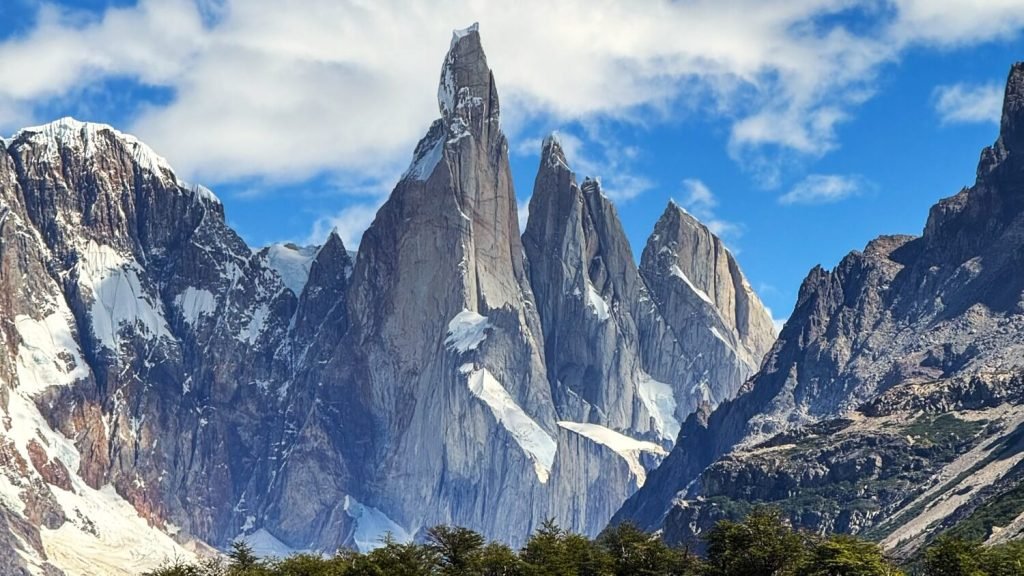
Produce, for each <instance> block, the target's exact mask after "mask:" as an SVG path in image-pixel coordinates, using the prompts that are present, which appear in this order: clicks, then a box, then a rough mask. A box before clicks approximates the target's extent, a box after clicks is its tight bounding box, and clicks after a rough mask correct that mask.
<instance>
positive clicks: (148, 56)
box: [0, 0, 1024, 198]
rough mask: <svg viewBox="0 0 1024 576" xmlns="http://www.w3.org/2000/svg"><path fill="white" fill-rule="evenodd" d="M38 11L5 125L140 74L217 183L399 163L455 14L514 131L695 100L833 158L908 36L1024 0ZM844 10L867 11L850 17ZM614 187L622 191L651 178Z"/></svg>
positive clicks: (182, 160) (657, 114)
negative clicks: (474, 35) (481, 47)
mask: <svg viewBox="0 0 1024 576" xmlns="http://www.w3.org/2000/svg"><path fill="white" fill-rule="evenodd" d="M40 6H42V7H41V8H39V10H40V12H39V17H38V19H37V24H36V26H35V28H33V29H32V30H30V31H29V32H27V33H26V34H20V35H17V36H14V37H11V38H9V39H7V40H5V41H3V42H0V129H10V128H15V127H18V126H19V125H23V124H27V123H31V122H35V121H39V120H48V119H47V118H32V115H33V114H34V109H35V107H36V106H37V105H38V103H39V102H45V101H46V100H47V99H52V98H57V97H59V96H61V95H62V94H67V93H69V92H71V91H74V90H79V89H81V88H82V87H83V86H84V85H88V84H94V83H99V82H103V81H104V80H109V79H112V78H123V79H129V80H133V81H136V82H139V83H141V84H144V85H148V86H155V87H159V88H163V89H166V90H168V91H169V92H170V93H171V94H173V97H172V98H171V99H170V101H169V102H161V103H157V104H151V105H150V106H148V107H145V108H143V109H139V110H134V111H132V113H131V115H132V117H133V118H134V120H133V122H132V125H131V126H129V127H128V128H129V129H130V130H131V131H133V132H135V133H137V134H138V135H139V136H141V137H142V138H144V139H145V140H147V141H148V142H149V143H150V144H152V145H153V146H154V147H155V148H156V149H157V150H159V151H160V152H161V153H162V154H163V155H165V156H167V157H168V158H169V159H170V160H171V161H172V163H173V164H174V165H175V166H176V167H177V168H178V169H179V170H180V171H182V172H183V173H184V174H185V175H186V176H188V177H190V178H193V179H196V180H202V181H207V182H213V183H216V182H223V181H233V180H237V179H240V178H260V179H266V180H269V181H276V180H285V181H287V180H302V179H304V178H308V177H309V175H310V174H317V173H324V172H328V173H336V172H337V173H342V172H355V173H361V174H368V173H372V174H397V173H400V172H401V169H402V165H403V164H404V163H406V162H408V161H409V157H410V155H411V150H412V146H413V145H414V143H415V141H416V139H417V138H419V137H420V136H421V135H422V133H423V131H424V130H425V129H426V127H427V126H428V125H429V122H430V121H431V120H432V119H433V118H434V117H436V116H437V104H436V102H435V101H433V98H432V97H431V94H433V92H434V89H435V88H436V83H437V80H438V72H439V65H440V62H441V59H442V57H443V55H444V52H445V51H446V50H447V47H448V46H447V38H448V34H449V33H450V29H451V28H452V27H455V26H461V25H467V24H469V23H471V22H473V21H479V22H480V23H481V30H482V32H483V35H484V42H485V48H486V50H487V53H488V57H489V59H490V63H491V65H492V67H493V68H494V69H495V71H496V78H497V81H498V83H499V90H500V92H501V95H502V98H503V104H504V106H503V111H504V112H505V117H504V122H505V127H506V129H508V130H510V131H511V132H513V133H514V132H515V131H516V130H517V128H518V127H520V126H522V125H523V124H524V123H525V122H526V121H528V120H530V119H536V118H546V119H549V120H551V119H554V120H556V121H586V122H591V121H594V120H595V119H602V118H603V119H609V118H613V119H617V120H623V121H627V122H646V121H649V120H651V119H652V118H653V119H655V120H657V119H661V118H665V117H671V116H673V115H676V114H678V113H679V111H694V110H697V111H699V112H700V113H701V114H711V115H713V116H715V117H717V118H719V119H721V120H722V121H724V122H726V123H727V125H728V126H730V129H729V130H730V131H729V134H730V151H731V152H732V153H733V154H734V155H736V156H737V157H738V158H743V157H746V156H747V155H749V154H757V153H758V151H759V150H761V149H764V148H765V147H767V148H773V149H777V150H780V151H782V153H787V152H795V153H797V154H805V155H812V156H817V155H821V154H824V153H827V152H828V151H829V150H832V149H834V148H835V146H836V145H837V141H836V139H837V136H836V127H837V125H839V124H840V123H841V122H843V121H844V120H845V119H847V118H849V116H850V115H851V114H852V113H853V112H854V111H855V108H856V106H857V105H858V104H859V103H861V102H863V101H864V100H865V99H867V98H869V97H870V96H871V94H872V91H873V78H874V75H875V74H876V73H877V71H878V70H879V68H880V66H882V65H883V64H885V63H887V62H892V61H895V60H896V59H898V57H899V55H900V54H901V53H902V51H904V50H906V49H907V48H909V47H915V46H942V47H948V46H956V45H961V44H967V43H977V42H982V41H985V40H988V39H992V38H1005V37H1009V36H1012V35H1013V34H1017V33H1018V31H1019V30H1020V29H1021V27H1022V26H1024V10H1022V0H989V1H987V2H983V3H979V2H976V1H972V0H950V1H949V2H941V3H936V2H933V1H931V0H864V1H862V2H857V1H854V0H795V1H785V2H783V1H778V2H765V1H763V0H731V1H728V2H722V1H720V0H694V1H691V2H672V1H670V0H651V1H649V2H643V3H635V2H624V1H617V0H565V1H563V2H559V3H557V5H552V3H551V2H546V1H542V0H523V1H522V2H515V3H509V2H475V1H472V0H432V1H429V2H428V1H426V0H422V1H403V0H380V1H376V2H362V1H357V0H340V1H339V0H245V1H242V0H198V1H193V0H139V2H138V4H137V5H135V6H131V7H119V8H110V9H107V10H106V11H104V12H103V13H102V14H101V15H100V16H83V15H82V14H81V13H79V12H74V11H70V10H68V9H62V8H55V7H53V6H52V5H50V4H46V3H42V4H40ZM848 14H852V15H853V16H854V17H855V18H856V19H859V20H864V21H866V22H867V24H865V25H863V26H857V27H856V28H855V29H854V28H850V27H848V26H846V25H845V24H844V22H845V21H846V20H845V19H844V18H842V16H844V15H848ZM586 136H587V137H588V138H589V137H590V135H586ZM606 179H608V177H607V176H606ZM611 184H612V182H611V181H609V190H610V191H611V192H614V193H616V194H617V195H619V196H620V197H622V198H626V197H629V196H631V195H635V194H638V193H640V192H642V190H643V189H644V188H645V186H648V185H649V184H650V183H649V182H644V181H643V180H642V179H633V180H629V179H627V178H625V177H623V179H622V182H621V184H619V185H617V186H612V185H611ZM616 188H618V189H617V190H616Z"/></svg>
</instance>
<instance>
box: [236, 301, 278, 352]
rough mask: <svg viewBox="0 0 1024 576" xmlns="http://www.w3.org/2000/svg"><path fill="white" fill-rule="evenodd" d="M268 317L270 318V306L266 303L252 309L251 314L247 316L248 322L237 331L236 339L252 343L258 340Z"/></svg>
mask: <svg viewBox="0 0 1024 576" xmlns="http://www.w3.org/2000/svg"><path fill="white" fill-rule="evenodd" d="M268 318H270V307H269V306H267V305H266V304H260V305H259V307H257V308H256V309H255V310H253V312H252V316H250V317H249V323H248V324H246V325H245V327H243V328H242V330H241V332H239V333H238V339H239V340H241V341H242V342H248V343H249V344H254V343H255V342H256V340H259V337H260V334H263V330H264V329H265V328H266V327H267V319H268Z"/></svg>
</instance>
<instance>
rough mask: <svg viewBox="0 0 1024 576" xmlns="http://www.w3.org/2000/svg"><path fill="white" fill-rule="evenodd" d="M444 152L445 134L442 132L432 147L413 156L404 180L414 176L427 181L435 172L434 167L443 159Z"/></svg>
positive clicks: (415, 178)
mask: <svg viewBox="0 0 1024 576" xmlns="http://www.w3.org/2000/svg"><path fill="white" fill-rule="evenodd" d="M443 153H444V135H443V134H441V135H440V136H438V137H437V141H436V142H434V143H433V144H432V145H431V146H430V148H428V149H427V150H426V151H424V152H422V153H421V154H418V155H417V156H416V157H415V158H413V161H412V164H410V165H409V168H408V170H406V171H405V174H402V180H406V179H409V178H412V179H413V180H419V181H421V182H426V181H427V179H428V178H430V175H431V174H433V173H434V168H435V167H437V164H438V163H439V162H440V161H441V157H442V156H443Z"/></svg>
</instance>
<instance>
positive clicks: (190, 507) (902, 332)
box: [0, 26, 1024, 576]
mask: <svg viewBox="0 0 1024 576" xmlns="http://www.w3.org/2000/svg"><path fill="white" fill-rule="evenodd" d="M437 98H438V111H439V118H438V119H437V120H436V121H434V122H433V123H432V124H431V125H430V127H429V128H428V129H427V131H426V134H425V136H424V137H423V138H422V140H420V142H419V144H418V145H417V146H416V148H415V150H414V151H413V157H412V161H411V163H410V165H409V167H408V169H407V170H406V171H405V173H404V174H403V175H402V177H401V179H400V180H399V182H398V184H397V185H396V186H395V188H394V190H393V191H392V193H391V195H390V196H389V198H388V199H387V201H386V202H385V203H384V204H383V206H382V207H381V208H380V210H379V211H378V212H377V214H376V217H375V219H374V221H373V223H372V224H371V225H370V227H369V229H368V230H367V231H366V232H365V233H364V235H363V237H362V240H361V241H360V244H359V246H358V247H357V249H355V250H354V251H352V250H350V248H356V247H347V246H345V245H344V243H343V242H342V240H341V238H340V236H339V235H338V234H337V233H331V234H330V235H329V236H328V237H327V239H326V240H325V241H324V243H323V244H322V245H318V246H296V245H294V244H275V245H272V246H267V247H263V248H258V249H254V248H251V247H249V246H247V245H246V243H245V242H244V241H243V240H242V239H241V238H240V237H239V235H238V234H237V233H236V232H235V231H234V230H232V229H231V228H230V227H229V226H228V225H227V224H226V220H225V214H224V207H223V205H222V204H221V202H220V201H219V200H218V198H217V197H216V196H215V195H214V194H213V193H212V192H211V191H209V190H208V189H206V188H204V187H202V186H200V185H193V184H189V183H187V182H185V181H183V180H182V179H181V178H179V177H178V176H177V175H176V173H175V172H174V170H173V169H172V168H171V166H170V165H169V164H168V162H167V161H165V160H164V159H163V158H161V157H160V156H158V155H157V154H156V153H155V152H153V151H152V150H151V149H150V148H149V147H147V146H146V145H145V144H143V143H142V142H140V141H139V140H137V139H136V138H134V137H132V136H128V135H126V134H122V133H121V132H118V131H117V130H115V129H114V128H112V127H110V126H105V125H100V124H90V123H83V122H79V121H76V120H74V119H70V118H65V119H62V120H58V121H56V122H53V123H50V124H47V125H44V126H39V127H34V128H27V129H24V130H22V131H20V132H18V133H17V134H16V135H14V136H13V137H11V138H10V139H7V140H2V141H0V148H2V152H0V413H2V422H0V424H2V426H0V565H3V566H10V567H12V568H11V569H10V571H9V572H10V573H12V574H17V575H39V574H42V575H46V576H57V575H59V574H67V575H76V574H133V573H137V572H138V571H140V570H143V569H147V568H150V567H154V566H156V565H159V564H161V563H163V562H165V561H167V560H169V559H173V558H183V557H184V558H188V557H190V556H192V555H195V554H205V553H210V552H212V551H213V550H214V549H224V548H226V547H227V546H229V545H230V544H231V542H233V541H235V540H239V539H241V540H245V541H247V542H249V543H250V544H251V545H252V546H253V547H254V548H255V549H256V550H257V551H258V552H260V553H262V554H287V553H289V552H291V551H299V550H310V551H332V550H334V549H337V548H338V547H342V546H347V547H354V548H358V549H361V550H366V549H369V548H372V547H373V546H375V545H376V544H377V543H378V542H379V540H380V538H381V537H383V535H385V534H387V533H391V534H392V535H393V537H395V538H396V539H398V540H410V539H416V538H422V537H423V535H424V531H425V530H426V529H427V528H429V527H431V526H433V525H436V524H441V523H445V524H457V525H462V526H466V527H468V528H472V529H474V530H477V531H479V532H481V533H482V534H484V535H485V536H486V537H488V538H492V539H498V540H503V541H505V542H507V543H509V544H511V545H513V546H517V545H520V544H522V541H521V540H522V538H524V537H525V536H526V535H528V534H529V533H530V532H531V531H532V530H534V529H536V528H537V527H538V526H540V524H541V523H542V522H543V521H544V520H546V519H548V518H551V519H554V520H555V521H556V522H557V523H558V524H559V525H560V526H562V527H564V528H566V529H569V530H572V531H576V532H580V533H584V534H587V535H590V536H594V535H596V534H598V533H599V532H600V531H601V530H603V529H604V528H605V527H606V526H608V525H609V523H612V524H615V523H619V522H624V521H629V522H633V523H636V524H638V525H639V526H640V527H642V528H644V529H648V530H652V531H655V530H656V531H660V533H661V534H662V536H663V537H664V538H665V539H666V540H668V541H670V542H672V543H677V544H685V545H687V546H690V547H696V548H699V547H700V546H701V536H702V535H703V534H704V533H705V532H706V531H707V530H708V529H709V528H710V527H711V526H712V525H713V524H714V523H715V522H717V521H718V520H721V519H734V518H739V517H741V516H742V515H743V514H744V513H746V512H747V511H749V510H751V509H752V507H754V506H757V505H761V504H770V505H773V506H776V507H778V508H779V509H780V510H782V511H783V513H784V515H785V516H786V517H787V518H788V519H789V521H790V522H792V523H793V524H794V525H795V526H798V527H800V528H804V529H807V530H810V531H814V532H820V533H831V532H845V533H853V534H859V535H863V536H866V537H869V538H872V539H875V540H877V541H879V542H881V544H882V546H883V547H884V548H885V549H886V550H887V551H888V552H889V553H890V554H892V555H893V556H896V557H898V558H911V557H913V556H914V554H916V553H917V551H918V550H919V549H920V548H921V546H922V545H924V544H927V543H928V542H930V541H931V540H932V539H933V538H934V537H935V536H936V535H938V534H941V533H947V532H951V533H954V534H960V535H964V536H968V537H973V538H982V539H985V540H987V541H989V542H1001V541H1004V540H1007V539H1012V538H1017V537H1020V536H1022V535H1024V497H1022V494H1021V486H1022V480H1024V392H1022V391H1024V64H1020V63H1019V64H1016V65H1014V66H1013V67H1012V68H1011V71H1010V75H1009V79H1008V81H1007V87H1006V93H1005V99H1004V105H1003V113H1002V120H1001V125H1000V135H999V138H998V140H997V141H996V142H995V143H994V144H993V145H992V146H991V147H988V148H986V149H985V150H984V151H983V152H982V154H981V159H980V161H979V165H978V170H977V179H976V183H975V184H974V186H972V187H970V188H965V189H963V190H961V191H960V192H959V193H958V194H956V195H954V196H952V197H950V198H946V199H944V200H941V201H939V202H938V203H937V204H936V205H935V206H934V207H933V208H932V210H931V212H930V214H929V215H928V219H927V223H926V225H925V227H924V231H923V233H922V234H921V235H920V236H882V237H879V238H877V239H875V240H873V241H871V242H870V243H869V244H868V245H867V246H866V247H865V248H864V250H863V251H856V252H852V253H850V254H849V255H848V256H847V257H846V258H844V259H843V260H842V261H841V262H840V263H839V265H838V266H837V267H836V268H835V269H833V270H825V269H822V268H820V267H817V268H815V269H813V270H811V272H810V273H809V274H808V276H807V278H806V280H805V281H804V282H803V285H802V286H801V287H800V292H799V296H798V299H797V303H796V306H795V308H794V311H793V313H792V315H791V317H790V319H789V321H788V322H787V323H786V325H785V327H784V328H783V329H782V331H781V333H780V334H778V335H776V333H775V330H774V327H773V323H772V320H771V317H770V315H769V314H768V312H767V311H766V309H765V307H764V306H763V305H762V304H761V302H760V300H759V299H758V297H757V295H756V294H755V292H754V290H753V289H752V288H751V287H750V284H749V283H748V282H747V280H746V279H745V278H744V275H743V273H742V271H741V270H740V268H739V266H738V264H737V261H736V259H735V258H734V256H733V255H732V254H731V253H730V251H729V249H728V248H727V247H726V245H725V244H723V242H722V241H721V239H719V238H718V237H716V236H715V235H714V234H713V233H712V232H711V231H710V230H709V229H708V227H707V226H705V225H704V224H702V223H701V222H700V221H698V220H697V219H696V218H694V217H693V216H692V215H690V214H688V213H687V212H686V211H685V210H683V209H682V208H680V207H679V206H677V205H676V204H674V203H670V204H669V205H668V206H667V207H666V208H665V210H664V213H663V214H662V215H661V217H660V218H659V220H658V221H657V223H656V224H655V226H654V229H653V232H652V233H651V235H650V237H649V239H648V241H647V243H646V245H645V246H644V247H643V248H642V250H639V251H638V252H639V254H640V257H639V259H637V258H636V257H635V254H636V253H637V252H635V251H634V248H633V247H632V246H630V243H629V241H628V240H627V237H626V235H625V233H624V232H623V229H622V224H621V222H620V220H619V218H618V215H617V213H616V208H615V206H614V205H613V204H612V203H611V202H610V201H609V199H608V198H607V197H606V196H605V195H604V194H603V193H602V188H601V183H600V181H599V180H597V179H595V178H589V177H579V176H577V174H576V173H575V172H573V170H572V168H571V167H570V165H569V161H568V159H567V157H566V154H565V151H564V150H563V147H562V144H561V143H560V141H559V139H558V137H557V135H552V136H551V137H549V138H547V139H545V140H544V142H543V144H542V146H541V150H540V158H539V165H538V169H537V175H536V178H535V180H534V183H533V191H532V196H531V200H530V206H529V218H528V221H527V223H526V226H525V229H524V230H520V228H519V221H518V218H517V214H518V210H517V203H516V194H515V188H514V184H513V181H512V177H511V174H510V169H509V159H508V154H509V144H508V141H507V139H506V137H505V135H504V134H503V132H502V130H501V123H500V105H499V97H498V90H497V87H496V83H495V79H494V75H493V74H492V72H491V70H490V68H489V66H488V64H487V59H486V56H485V54H484V52H483V48H482V46H481V40H480V34H479V31H478V30H477V29H476V27H475V26H473V27H470V28H467V29H465V30H459V31H456V32H455V33H454V34H453V37H452V41H451V45H450V49H449V52H448V54H447V56H446V58H445V60H444V62H443V64H442V68H441V74H440V78H439V88H438V94H437ZM5 574H6V573H5Z"/></svg>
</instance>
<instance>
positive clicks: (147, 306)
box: [75, 240, 173, 351]
mask: <svg viewBox="0 0 1024 576" xmlns="http://www.w3.org/2000/svg"><path fill="white" fill-rule="evenodd" d="M75 269H76V271H77V273H78V283H79V287H80V288H84V289H87V290H88V291H89V293H90V294H91V296H92V305H91V307H90V317H91V319H92V330H93V335H94V336H95V337H96V339H97V340H99V342H100V344H101V345H102V346H104V347H106V348H108V349H110V350H114V351H116V350H118V348H119V344H120V332H121V327H122V326H124V325H128V326H131V327H133V328H135V330H136V332H137V333H139V334H141V335H144V336H148V337H149V338H161V337H163V338H167V339H170V340H173V337H172V336H171V331H170V329H169V328H168V327H167V321H166V320H165V319H164V315H163V312H162V311H161V310H160V302H159V300H157V299H156V298H154V297H152V296H151V295H150V294H147V293H146V290H145V289H143V287H142V282H141V281H140V280H139V273H140V272H141V269H140V268H139V265H138V263H136V262H135V260H133V259H129V258H126V257H124V256H122V255H121V254H119V253H118V252H117V251H116V250H114V249H113V248H111V247H110V246H106V245H102V244H97V243H96V242H95V241H94V240H90V241H89V244H88V245H87V246H86V247H85V250H84V251H83V252H82V253H81V259H80V260H79V262H78V264H76V265H75Z"/></svg>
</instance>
